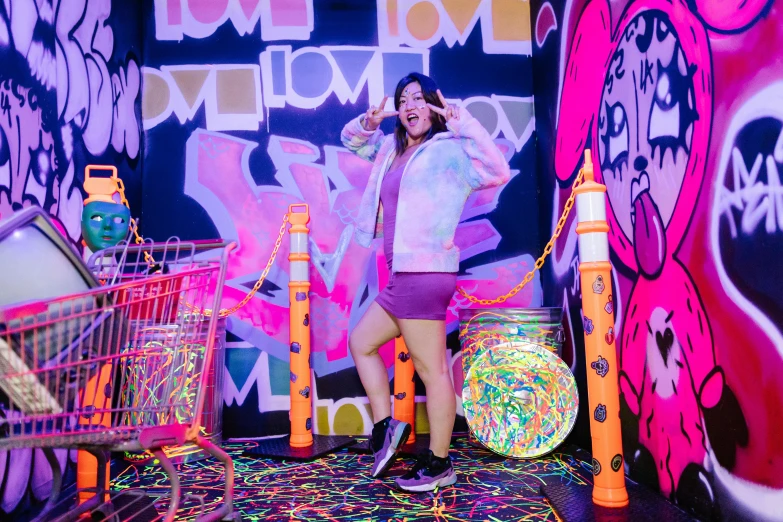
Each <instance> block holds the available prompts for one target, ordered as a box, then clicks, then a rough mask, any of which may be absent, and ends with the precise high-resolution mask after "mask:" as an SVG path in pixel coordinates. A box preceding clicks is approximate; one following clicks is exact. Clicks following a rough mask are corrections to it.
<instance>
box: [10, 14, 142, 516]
mask: <svg viewBox="0 0 783 522" xmlns="http://www.w3.org/2000/svg"><path fill="white" fill-rule="evenodd" d="M138 9H139V6H138V5H135V3H130V2H118V1H115V2H112V1H110V0H68V1H67V2H66V1H65V0H62V1H61V0H35V1H33V0H6V1H5V2H0V219H1V218H3V217H8V216H9V215H10V214H12V213H13V212H14V211H16V210H19V209H22V208H24V207H27V206H30V205H37V206H40V207H42V208H44V209H46V210H47V211H48V212H49V214H50V215H51V217H52V219H53V220H54V221H55V222H56V224H58V225H59V226H60V228H61V230H62V232H63V233H64V234H65V235H67V236H68V238H69V239H70V240H71V241H72V242H73V245H74V246H75V247H77V248H81V228H80V220H81V213H82V207H83V193H82V183H83V172H84V167H85V166H86V165H88V164H90V163H99V164H113V165H116V166H117V167H118V169H119V172H120V176H121V177H122V178H123V180H124V182H125V185H126V187H127V189H128V191H127V194H128V198H129V200H130V202H131V205H132V207H133V208H134V209H139V203H140V199H139V198H140V191H139V187H140V180H141V169H140V165H139V160H140V157H141V154H140V150H141V129H140V123H141V72H140V57H141V53H140V50H139V49H140V43H141V37H140V30H141V23H140V22H141V18H140V16H139V12H138ZM58 458H59V460H60V464H61V466H62V467H63V469H66V468H67V467H68V466H66V462H67V460H68V458H67V455H66V454H65V453H60V454H59V455H58ZM51 480H52V472H51V469H50V467H49V464H48V463H47V462H46V460H45V459H44V456H43V453H41V452H40V450H38V451H35V452H32V451H29V450H15V451H11V452H0V497H1V498H0V513H6V514H12V515H11V519H24V518H25V515H23V514H21V513H23V510H24V509H26V508H27V506H29V505H30V504H31V502H30V501H32V503H35V502H39V501H42V500H43V499H45V498H47V497H48V495H49V491H50V489H51ZM16 517H19V518H16ZM0 518H3V516H2V515H0Z"/></svg>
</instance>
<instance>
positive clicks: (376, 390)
mask: <svg viewBox="0 0 783 522" xmlns="http://www.w3.org/2000/svg"><path fill="white" fill-rule="evenodd" d="M399 335H400V329H399V327H398V326H397V323H396V322H395V320H394V318H393V317H392V316H390V315H389V314H388V312H386V310H384V309H383V308H382V307H381V306H380V305H379V304H378V303H376V302H373V303H372V304H370V307H369V308H368V309H367V312H366V313H365V314H364V316H363V317H362V318H361V319H360V320H359V324H357V325H356V328H354V330H353V332H351V337H350V339H349V340H348V346H349V347H350V348H351V355H352V356H353V361H354V363H355V364H356V371H358V372H359V378H360V379H361V380H362V386H364V391H365V393H367V398H368V399H370V408H372V417H373V422H374V423H377V422H380V421H382V420H383V419H385V418H386V417H389V416H391V399H390V396H391V394H390V393H389V375H388V374H387V373H386V365H385V364H384V363H383V359H381V356H380V355H379V354H378V350H379V349H380V347H381V346H383V345H384V344H386V343H387V342H389V341H391V340H392V339H394V338H395V337H397V336H399Z"/></svg>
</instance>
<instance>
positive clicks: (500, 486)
mask: <svg viewBox="0 0 783 522" xmlns="http://www.w3.org/2000/svg"><path fill="white" fill-rule="evenodd" d="M252 446H254V443H244V444H228V445H226V449H227V450H228V451H229V452H230V454H231V456H232V458H233V459H234V466H235V471H236V489H235V497H236V498H235V507H236V509H238V510H239V511H240V512H241V513H242V520H244V521H252V520H270V521H271V520H307V521H314V522H315V521H318V522H321V521H326V520H373V521H375V520H379V521H381V520H396V521H402V520H444V521H446V520H448V521H462V520H487V521H501V520H529V521H546V520H557V519H556V517H555V515H554V513H553V512H552V509H551V507H550V506H549V504H548V503H547V501H546V500H545V499H544V497H543V496H542V495H541V493H540V491H539V489H540V487H541V486H542V485H543V484H544V483H563V484H573V485H578V484H579V485H585V484H588V483H589V481H590V479H591V477H592V474H591V470H590V465H589V464H587V463H585V462H583V461H581V460H578V459H577V458H575V457H574V456H573V455H571V454H570V453H564V452H559V453H554V454H552V455H550V456H548V457H547V458H544V459H539V460H529V461H515V460H506V459H502V458H500V457H498V456H496V455H493V454H492V453H490V452H488V451H485V450H482V449H478V448H474V447H472V446H470V445H468V444H467V441H466V440H465V439H458V440H457V441H456V442H455V443H454V445H453V450H452V458H453V459H454V464H455V467H456V469H457V474H458V477H459V481H458V482H457V484H456V485H455V486H451V487H448V488H445V489H443V490H441V491H437V492H433V493H419V494H408V493H404V492H400V491H397V490H396V489H395V488H394V480H393V479H394V477H395V476H398V475H400V474H402V473H403V472H404V471H405V468H406V467H407V466H408V465H409V464H410V463H411V461H410V460H408V461H398V462H397V463H396V464H395V466H394V468H393V469H392V470H391V471H390V472H389V476H387V477H385V478H382V479H378V480H375V479H372V478H370V477H369V475H368V471H369V469H370V463H371V457H370V456H369V455H365V454H357V453H354V452H349V451H346V450H342V451H340V452H338V453H335V454H332V455H329V456H328V457H325V458H323V459H320V460H316V461H313V462H309V463H301V462H292V461H288V462H286V461H273V460H266V459H252V458H248V457H244V456H242V451H243V450H244V449H247V448H249V447H252ZM115 469H116V468H115ZM179 469H180V474H181V480H182V486H183V492H184V493H191V494H196V495H206V503H207V506H210V505H214V503H215V502H217V501H218V500H219V499H220V497H221V495H222V487H223V483H224V482H223V476H222V472H221V468H219V467H218V466H217V465H216V463H214V462H212V461H209V460H202V461H198V462H194V463H191V464H187V465H182V466H179ZM129 487H142V488H145V489H146V490H147V491H148V492H149V493H150V494H152V495H155V494H166V493H167V491H168V480H167V478H166V476H165V474H164V473H163V471H162V470H161V469H160V468H158V467H155V466H148V467H144V468H142V467H133V466H124V467H123V468H121V469H120V470H119V474H118V475H117V476H116V478H115V479H114V480H113V481H112V488H113V489H120V488H129ZM195 505H196V504H195V502H193V501H189V502H184V507H183V508H182V509H181V510H180V512H179V514H178V517H177V519H178V520H187V519H189V518H191V519H192V517H193V515H194V514H195ZM160 507H162V508H164V509H165V504H163V503H161V505H160Z"/></svg>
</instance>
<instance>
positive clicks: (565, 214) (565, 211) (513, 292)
mask: <svg viewBox="0 0 783 522" xmlns="http://www.w3.org/2000/svg"><path fill="white" fill-rule="evenodd" d="M582 181H584V172H583V171H582V169H579V174H577V176H576V179H575V180H574V184H573V185H572V186H571V195H570V196H568V200H567V201H566V203H565V208H564V209H563V214H562V215H561V216H560V220H558V222H557V226H556V227H555V232H554V234H552V238H551V239H550V240H549V242H548V243H547V244H546V247H544V253H543V254H541V257H539V258H538V260H536V264H535V265H534V266H533V270H531V271H530V272H528V273H527V275H526V276H525V277H524V278H523V279H522V281H521V282H520V283H519V284H518V285H517V286H515V287H514V288H512V289H511V290H510V291H509V292H508V293H505V294H503V295H501V296H500V297H497V298H495V299H479V298H478V297H476V296H473V295H470V294H469V293H467V292H466V291H465V289H464V288H462V287H457V292H459V293H460V295H461V296H463V297H465V298H466V299H467V300H468V301H470V302H471V303H474V304H481V305H492V304H498V303H504V302H506V301H507V300H509V299H511V298H512V297H514V296H515V295H517V293H519V291H520V290H522V289H523V288H524V287H525V285H526V284H528V283H529V282H530V281H532V280H533V276H534V275H535V273H536V272H537V271H538V270H540V269H541V267H542V266H544V261H545V260H546V258H547V256H548V255H549V254H550V253H551V252H552V248H553V247H554V246H555V241H556V240H557V238H558V237H560V233H561V232H562V231H563V227H565V224H566V219H568V215H569V214H570V213H571V207H573V206H574V201H576V193H575V192H574V190H575V189H576V187H578V186H579V185H581V184H582Z"/></svg>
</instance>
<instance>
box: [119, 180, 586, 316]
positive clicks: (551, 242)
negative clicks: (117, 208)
mask: <svg viewBox="0 0 783 522" xmlns="http://www.w3.org/2000/svg"><path fill="white" fill-rule="evenodd" d="M582 181H584V172H583V171H582V169H580V170H579V173H578V174H577V176H576V179H575V180H574V183H573V185H571V194H570V195H569V196H568V199H567V200H566V203H565V208H563V213H562V214H561V216H560V219H559V220H558V222H557V226H555V231H554V233H553V234H552V237H551V238H550V239H549V242H548V243H547V244H546V246H545V247H544V252H543V254H541V257H539V258H538V259H537V260H536V263H535V265H534V266H533V270H531V271H530V272H528V273H527V275H525V277H524V278H523V279H522V281H521V282H520V283H519V284H518V285H517V286H515V287H514V288H512V289H511V290H510V291H508V292H507V293H505V294H503V295H501V296H499V297H497V298H495V299H479V298H478V297H476V296H473V295H470V294H469V293H467V292H466V291H465V289H464V288H462V287H457V292H459V293H460V295H462V296H463V297H465V298H466V299H467V300H468V301H470V302H471V303H474V304H481V305H492V304H499V303H504V302H506V301H507V300H509V299H511V298H512V297H514V296H515V295H517V294H518V293H519V291H520V290H522V289H523V288H524V287H525V285H527V284H528V283H529V282H530V281H532V280H533V276H534V275H535V273H536V272H537V271H538V270H540V269H541V267H542V266H544V261H545V260H546V258H547V256H548V255H549V254H550V253H551V252H552V248H554V246H555V241H557V238H558V237H560V233H561V232H562V231H563V227H565V224H566V219H568V215H569V214H570V213H571V208H572V207H573V206H574V202H575V201H576V193H575V192H574V190H575V189H576V187H578V186H579V185H581V184H582ZM117 184H118V188H119V192H120V197H121V198H122V203H123V204H124V205H125V206H126V207H128V208H130V207H129V205H128V200H127V199H126V198H125V186H124V184H123V182H122V180H121V179H118V180H117ZM131 222H132V224H135V221H134V220H133V219H132V218H131ZM287 224H288V214H285V215H284V216H283V223H282V224H281V225H280V231H279V233H278V234H277V240H275V246H274V249H273V250H272V255H271V256H270V257H269V261H267V263H266V267H265V268H264V271H263V272H262V273H261V276H260V277H259V278H258V281H256V284H255V285H253V289H252V290H250V291H249V292H248V293H247V295H245V297H244V298H243V299H242V300H241V301H240V302H239V303H237V304H236V305H234V306H232V307H231V308H223V309H221V310H220V311H219V312H218V317H227V316H229V315H231V314H233V313H235V312H236V311H237V310H239V309H240V308H242V307H243V306H245V305H246V304H247V303H248V302H249V301H250V300H251V299H252V298H253V296H254V295H256V293H257V292H258V290H259V289H260V288H261V285H262V284H264V281H265V280H266V277H267V275H269V270H270V269H271V268H272V264H274V262H275V259H276V258H277V252H278V250H280V245H281V244H282V242H283V236H284V235H285V231H286V225H287ZM132 230H133V233H134V235H135V236H136V244H137V245H141V244H142V243H143V242H144V240H143V239H142V238H141V237H140V236H139V233H138V232H137V229H136V227H135V226H133V227H132ZM144 256H145V259H146V260H147V262H148V263H150V262H152V257H151V256H150V255H149V254H148V253H147V252H144ZM203 314H204V315H205V316H208V317H209V316H211V315H212V310H209V309H206V310H204V311H203Z"/></svg>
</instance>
